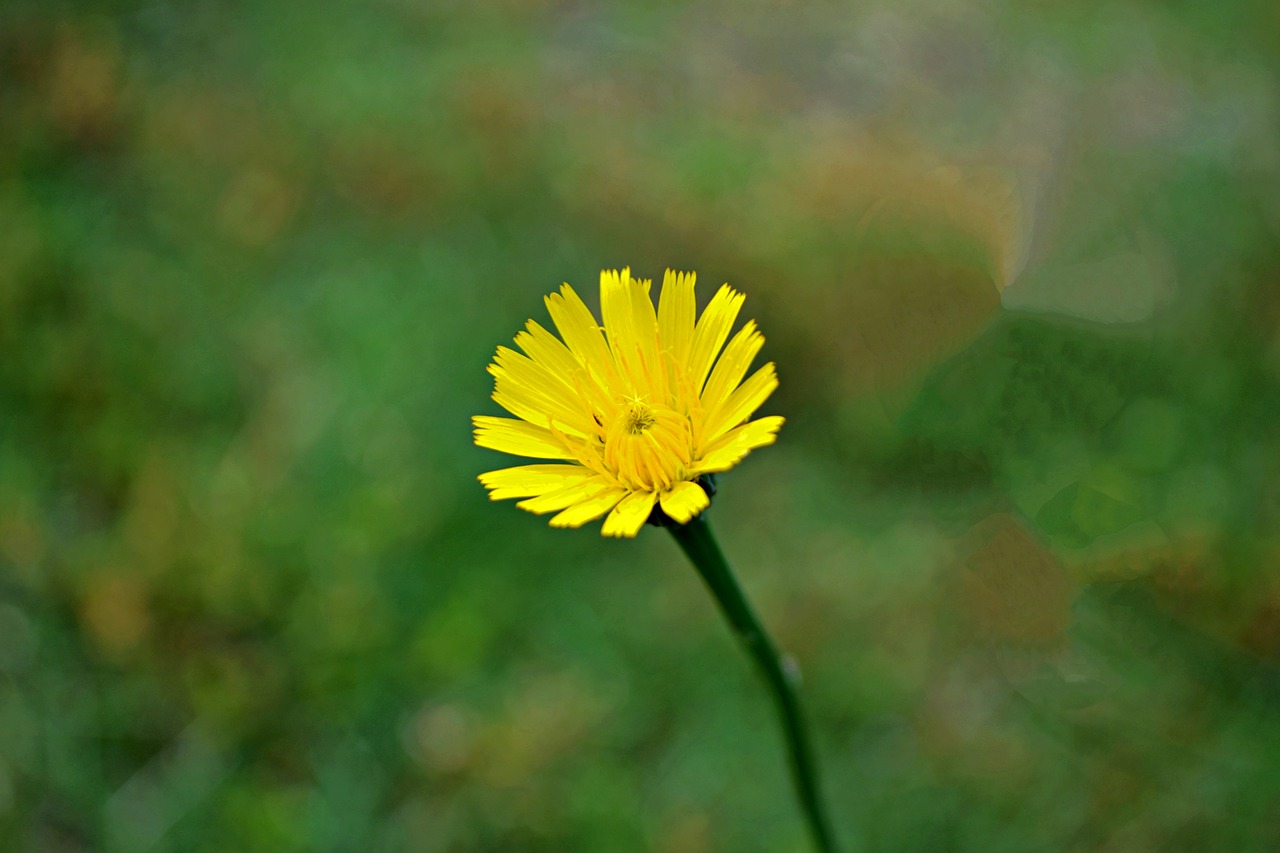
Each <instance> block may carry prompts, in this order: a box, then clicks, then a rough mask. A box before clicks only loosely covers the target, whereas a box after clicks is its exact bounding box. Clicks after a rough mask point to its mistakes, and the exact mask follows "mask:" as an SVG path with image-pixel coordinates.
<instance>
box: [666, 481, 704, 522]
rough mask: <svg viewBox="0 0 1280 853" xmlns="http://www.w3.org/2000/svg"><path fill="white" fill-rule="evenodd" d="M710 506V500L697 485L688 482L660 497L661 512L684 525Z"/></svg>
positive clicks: (678, 484)
mask: <svg viewBox="0 0 1280 853" xmlns="http://www.w3.org/2000/svg"><path fill="white" fill-rule="evenodd" d="M710 505H711V498H709V497H707V493H706V492H704V491H703V490H702V487H701V486H699V485H698V484H697V483H690V482H688V481H686V482H683V483H676V485H675V486H674V487H673V488H672V489H671V491H669V492H667V493H666V494H665V495H663V496H662V511H663V512H665V513H666V514H667V515H669V516H671V517H672V518H673V519H675V520H676V521H678V522H680V523H681V524H684V523H685V522H687V521H688V520H689V519H691V518H693V517H694V516H695V515H697V514H698V513H700V512H702V511H703V510H704V509H706V508H707V507H708V506H710Z"/></svg>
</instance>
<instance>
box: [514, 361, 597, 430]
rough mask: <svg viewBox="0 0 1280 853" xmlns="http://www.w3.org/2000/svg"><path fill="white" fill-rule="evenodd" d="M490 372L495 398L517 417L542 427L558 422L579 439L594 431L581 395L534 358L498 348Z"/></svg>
mask: <svg viewBox="0 0 1280 853" xmlns="http://www.w3.org/2000/svg"><path fill="white" fill-rule="evenodd" d="M489 373H490V374H491V375H492V376H493V378H494V389H495V390H494V394H493V399H494V400H495V401H497V403H498V405H500V406H502V408H504V409H506V410H507V411H508V412H510V413H511V414H513V415H515V416H516V417H518V418H521V419H523V420H526V421H528V422H529V423H532V424H537V425H538V426H548V427H549V426H550V425H551V423H552V422H554V423H555V424H556V426H557V428H558V429H568V431H571V432H573V433H575V434H576V435H578V436H579V437H582V436H585V435H588V434H589V433H590V432H591V431H592V430H591V424H590V423H588V418H589V416H590V415H589V409H588V408H587V407H586V406H585V404H584V403H583V402H582V399H581V398H580V397H579V396H578V393H577V392H576V391H575V390H574V389H573V388H570V387H569V386H568V385H566V384H565V383H564V381H563V380H562V379H560V378H559V377H558V376H556V375H555V374H554V373H552V372H551V371H549V370H547V369H546V368H545V367H542V366H541V365H539V364H537V363H535V362H534V361H533V360H532V359H530V358H528V357H526V356H523V355H521V354H520V353H518V352H516V351H515V350H513V349H508V348H507V347H498V354H497V356H495V358H494V363H493V364H491V365H489Z"/></svg>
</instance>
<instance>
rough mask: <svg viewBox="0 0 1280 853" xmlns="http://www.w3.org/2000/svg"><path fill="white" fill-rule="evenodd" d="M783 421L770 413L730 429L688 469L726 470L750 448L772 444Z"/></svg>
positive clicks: (702, 471) (706, 471)
mask: <svg viewBox="0 0 1280 853" xmlns="http://www.w3.org/2000/svg"><path fill="white" fill-rule="evenodd" d="M783 422H784V419H783V418H780V417H778V416H777V415H772V416H770V417H767V418H760V419H759V420H755V421H752V422H751V423H748V424H743V425H742V426H740V427H738V428H737V429H733V430H730V431H729V432H728V433H726V434H725V435H724V436H722V437H721V438H720V440H719V441H716V442H715V443H713V444H712V445H710V446H709V447H708V448H707V450H706V451H705V452H704V453H703V454H702V458H701V459H700V460H699V461H698V462H697V463H696V464H695V465H694V466H693V467H692V468H691V469H690V471H691V473H694V474H712V473H715V472H717V471H728V470H729V469H730V468H732V467H733V466H734V465H737V464H738V462H740V461H741V460H742V457H744V456H746V455H747V454H748V453H750V452H751V451H752V450H755V449H756V448H757V447H764V446H766V445H769V444H773V442H774V441H775V440H776V439H777V433H778V430H779V429H781V428H782V424H783Z"/></svg>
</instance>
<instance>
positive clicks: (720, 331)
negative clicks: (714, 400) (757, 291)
mask: <svg viewBox="0 0 1280 853" xmlns="http://www.w3.org/2000/svg"><path fill="white" fill-rule="evenodd" d="M744 299H746V297H745V296H743V295H742V294H741V293H738V292H737V291H736V290H734V289H733V288H732V287H730V286H729V285H727V284H726V285H723V286H721V288H720V290H719V291H717V292H716V295H715V296H713V297H712V298H711V303H710V304H709V305H707V310H705V311H703V312H702V316H701V317H700V318H699V319H698V325H697V326H696V327H695V328H694V330H693V347H692V349H691V350H690V353H689V376H690V377H691V378H692V379H693V383H694V385H693V387H694V389H695V390H696V391H699V392H701V391H702V385H703V383H704V382H706V381H707V374H708V373H710V372H711V364H712V362H713V361H715V357H716V354H717V353H719V352H720V348H721V347H722V346H724V342H725V339H726V338H728V337H729V330H730V329H732V328H733V322H734V320H736V319H738V311H740V310H741V309H742V302H743V300H744Z"/></svg>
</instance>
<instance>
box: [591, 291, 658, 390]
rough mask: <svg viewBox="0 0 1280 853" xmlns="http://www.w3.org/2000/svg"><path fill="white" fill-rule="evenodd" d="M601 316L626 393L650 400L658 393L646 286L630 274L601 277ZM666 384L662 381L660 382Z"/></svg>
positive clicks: (654, 322) (653, 322)
mask: <svg viewBox="0 0 1280 853" xmlns="http://www.w3.org/2000/svg"><path fill="white" fill-rule="evenodd" d="M600 313H601V316H602V317H603V318H604V329H605V335H606V337H607V338H608V340H609V349H610V351H612V353H613V358H614V361H615V362H616V363H617V365H618V366H619V367H620V368H621V373H622V375H623V377H624V379H625V380H626V381H627V384H628V388H627V393H630V394H635V395H639V396H645V397H650V398H652V397H653V396H655V395H656V394H657V393H658V392H659V390H660V387H659V382H658V380H659V373H660V371H659V369H658V368H659V364H658V357H657V356H658V348H657V335H658V318H657V315H656V314H655V313H654V310H653V302H652V301H651V300H650V299H649V282H648V281H646V280H641V279H635V278H632V277H631V270H630V269H629V268H628V269H624V270H622V272H620V273H619V272H618V271H616V270H604V271H602V272H601V273H600ZM663 381H665V380H663Z"/></svg>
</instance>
